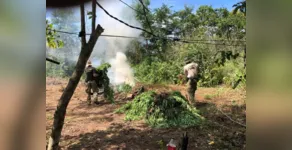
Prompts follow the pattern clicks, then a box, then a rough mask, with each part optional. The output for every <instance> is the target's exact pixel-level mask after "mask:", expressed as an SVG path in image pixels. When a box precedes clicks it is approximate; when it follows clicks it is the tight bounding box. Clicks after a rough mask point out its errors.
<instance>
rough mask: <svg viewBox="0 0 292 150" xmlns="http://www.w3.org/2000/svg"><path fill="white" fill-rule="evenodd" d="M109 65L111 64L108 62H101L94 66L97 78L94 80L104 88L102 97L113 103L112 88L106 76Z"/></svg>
mask: <svg viewBox="0 0 292 150" xmlns="http://www.w3.org/2000/svg"><path fill="white" fill-rule="evenodd" d="M110 67H111V65H110V64H109V63H103V64H101V65H100V66H99V67H98V68H96V71H97V72H98V79H97V80H96V82H97V84H98V85H99V86H100V87H101V86H102V87H103V88H104V93H103V96H104V98H105V99H107V100H108V101H110V102H112V103H114V90H113V89H112V88H111V87H110V79H109V77H108V76H107V72H108V69H109V68H110Z"/></svg>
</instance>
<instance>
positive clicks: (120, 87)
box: [117, 83, 132, 93]
mask: <svg viewBox="0 0 292 150" xmlns="http://www.w3.org/2000/svg"><path fill="white" fill-rule="evenodd" d="M131 90H132V87H131V85H129V84H125V83H124V84H121V85H118V86H117V91H118V92H122V93H129V92H131Z"/></svg>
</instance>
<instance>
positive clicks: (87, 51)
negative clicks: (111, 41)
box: [48, 4, 104, 150]
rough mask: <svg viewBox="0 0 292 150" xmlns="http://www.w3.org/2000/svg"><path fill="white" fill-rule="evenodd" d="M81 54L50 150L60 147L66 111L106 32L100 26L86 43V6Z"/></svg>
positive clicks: (56, 120)
mask: <svg viewBox="0 0 292 150" xmlns="http://www.w3.org/2000/svg"><path fill="white" fill-rule="evenodd" d="M80 8H81V9H80V10H81V34H80V35H81V36H82V37H81V40H82V41H81V43H82V46H81V52H80V55H79V58H78V61H77V64H76V67H75V70H74V72H73V74H72V76H71V78H70V80H69V82H68V84H67V87H66V88H65V90H64V92H63V94H62V96H61V98H60V100H59V103H58V106H57V109H56V111H55V114H54V123H53V128H52V133H51V136H50V139H49V144H48V150H57V149H58V147H59V141H60V137H61V131H62V128H63V124H64V120H65V115H66V109H67V106H68V104H69V101H70V99H71V97H72V95H73V93H74V91H75V89H76V87H77V85H78V83H79V81H80V78H81V76H82V74H83V72H84V69H85V65H86V63H87V61H88V59H89V57H90V55H91V53H92V50H93V47H94V45H95V43H96V41H97V39H98V37H99V36H100V35H101V33H102V32H103V31H104V29H103V28H102V27H101V26H100V25H98V26H97V28H96V29H95V30H94V32H93V33H91V36H90V39H89V41H88V43H86V38H85V35H86V34H85V18H84V4H82V5H81V7H80Z"/></svg>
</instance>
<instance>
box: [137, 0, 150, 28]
mask: <svg viewBox="0 0 292 150" xmlns="http://www.w3.org/2000/svg"><path fill="white" fill-rule="evenodd" d="M139 1H140V3H141V4H142V7H143V12H144V16H145V18H146V22H147V24H148V26H149V28H150V31H151V32H152V33H153V30H152V28H151V24H150V22H149V20H148V17H147V14H146V9H147V7H146V6H145V5H144V3H143V1H142V0H139Z"/></svg>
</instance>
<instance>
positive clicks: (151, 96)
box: [116, 91, 204, 128]
mask: <svg viewBox="0 0 292 150" xmlns="http://www.w3.org/2000/svg"><path fill="white" fill-rule="evenodd" d="M116 112H117V113H125V114H126V117H125V120H129V121H130V120H141V119H144V120H145V122H146V123H147V124H149V125H150V126H152V127H158V128H165V127H166V128H167V127H189V126H196V125H199V124H200V123H201V122H202V121H203V120H204V118H203V117H201V116H200V115H199V114H198V110H196V109H195V108H193V107H192V106H190V105H189V104H188V103H187V101H186V99H185V98H184V97H183V96H182V95H181V93H180V92H172V93H162V94H156V93H155V92H153V91H148V92H144V93H142V94H141V95H139V96H137V97H136V98H135V99H134V100H133V101H131V102H129V103H127V104H125V105H124V106H122V107H121V108H120V109H118V110H116Z"/></svg>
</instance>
